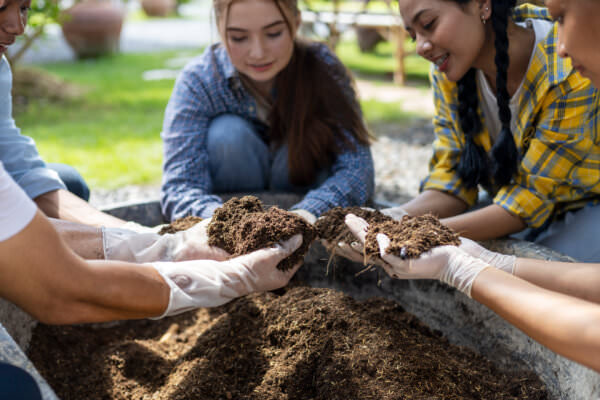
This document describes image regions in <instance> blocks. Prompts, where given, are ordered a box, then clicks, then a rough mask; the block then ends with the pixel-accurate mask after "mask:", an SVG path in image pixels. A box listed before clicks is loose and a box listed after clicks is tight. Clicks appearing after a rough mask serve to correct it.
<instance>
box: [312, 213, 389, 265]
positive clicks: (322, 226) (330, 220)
mask: <svg viewBox="0 0 600 400" xmlns="http://www.w3.org/2000/svg"><path fill="white" fill-rule="evenodd" d="M348 214H354V215H356V216H359V217H361V218H363V219H364V220H366V221H368V223H370V224H372V223H377V222H385V221H392V218H391V217H388V216H386V215H384V214H382V213H381V212H379V211H377V210H373V209H370V208H365V207H346V208H343V207H335V208H332V209H331V210H329V211H327V212H326V213H324V214H323V215H322V216H321V217H320V218H319V219H318V220H317V222H316V223H315V227H316V228H317V231H318V232H319V238H320V239H321V242H322V243H323V246H325V248H326V249H327V251H329V252H330V253H332V254H333V255H339V256H342V257H344V258H347V259H349V260H351V261H354V262H358V263H362V262H363V261H364V255H363V253H362V247H361V248H360V249H359V250H356V249H353V248H352V247H351V245H352V244H353V243H355V242H356V238H355V237H354V235H353V234H352V232H350V230H349V229H348V227H347V226H346V223H345V222H344V218H345V217H346V215H348Z"/></svg>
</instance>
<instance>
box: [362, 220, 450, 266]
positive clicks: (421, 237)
mask: <svg viewBox="0 0 600 400" xmlns="http://www.w3.org/2000/svg"><path fill="white" fill-rule="evenodd" d="M378 233H385V234H386V235H387V236H388V237H389V238H390V246H389V247H388V248H387V250H386V252H387V253H388V254H394V255H396V256H398V257H401V258H418V257H419V256H420V255H421V254H423V253H426V252H428V251H429V250H431V249H433V248H434V247H437V246H445V245H454V246H458V245H460V238H459V235H458V234H457V233H456V232H454V231H453V230H452V229H450V228H448V227H447V226H445V225H443V224H442V223H441V222H440V221H439V219H437V218H436V217H435V216H433V215H431V214H426V215H422V216H418V217H411V216H408V215H405V216H404V217H402V221H395V220H391V221H386V222H381V223H373V224H370V225H369V229H368V231H367V239H366V242H365V252H366V254H367V257H378V256H379V244H378V243H377V239H376V237H377V234H378Z"/></svg>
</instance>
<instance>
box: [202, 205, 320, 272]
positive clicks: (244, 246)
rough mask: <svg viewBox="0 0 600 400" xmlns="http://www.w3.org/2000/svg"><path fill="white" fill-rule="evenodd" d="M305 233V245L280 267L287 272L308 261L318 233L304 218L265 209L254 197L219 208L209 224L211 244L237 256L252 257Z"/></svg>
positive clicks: (209, 241)
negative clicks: (256, 252)
mask: <svg viewBox="0 0 600 400" xmlns="http://www.w3.org/2000/svg"><path fill="white" fill-rule="evenodd" d="M296 234H302V237H303V239H302V245H301V246H300V248H299V249H298V250H296V251H295V252H294V253H293V254H292V255H291V256H289V257H288V258H286V259H285V260H283V261H281V262H280V263H279V265H277V268H279V269H280V270H282V271H287V270H288V269H290V268H292V267H293V266H295V265H296V264H298V263H299V262H301V261H302V260H303V259H304V255H305V254H306V253H307V252H308V248H309V247H310V244H311V243H312V242H313V240H315V238H316V236H317V231H316V230H315V228H314V227H313V226H312V225H310V224H309V223H308V222H306V221H305V220H304V219H303V218H302V217H300V216H298V215H296V214H294V213H291V212H289V211H285V210H282V209H280V208H278V207H271V208H269V209H268V210H265V209H264V208H263V205H262V203H261V201H260V200H259V199H258V198H256V197H254V196H244V197H242V198H237V197H234V198H232V199H230V200H228V201H227V202H225V204H223V206H222V207H220V208H218V209H217V210H216V211H215V213H214V215H213V217H212V220H211V222H210V224H209V225H208V244H210V245H211V246H217V247H220V248H222V249H223V250H225V251H227V252H228V253H229V254H231V255H232V256H233V257H236V256H240V255H243V254H248V253H250V252H252V251H255V250H258V249H263V248H266V247H269V246H272V245H273V244H275V243H277V242H280V241H284V240H287V239H289V238H291V237H292V236H294V235H296Z"/></svg>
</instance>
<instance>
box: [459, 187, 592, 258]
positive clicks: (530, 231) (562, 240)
mask: <svg viewBox="0 0 600 400" xmlns="http://www.w3.org/2000/svg"><path fill="white" fill-rule="evenodd" d="M492 203H493V201H492V198H491V197H490V196H489V195H488V194H487V193H486V192H479V198H478V202H477V204H476V205H475V206H474V207H473V208H471V210H470V211H473V210H477V209H479V208H483V207H485V206H488V205H490V204H492ZM599 226H600V205H597V206H589V207H584V208H582V209H579V210H575V211H569V212H567V213H566V214H565V215H564V216H563V217H561V218H560V219H558V220H555V221H552V220H549V221H548V223H547V224H545V225H544V226H542V227H541V228H535V229H534V228H526V229H525V230H523V231H521V232H518V233H515V234H513V235H511V237H513V238H515V239H521V240H528V241H531V242H534V243H537V244H540V245H542V246H546V247H548V248H550V249H552V250H556V251H558V252H559V253H562V254H565V255H567V256H570V257H573V258H574V259H575V260H577V261H580V262H600V246H599V245H598V243H599V241H598V238H597V236H596V235H597V234H598V227H599Z"/></svg>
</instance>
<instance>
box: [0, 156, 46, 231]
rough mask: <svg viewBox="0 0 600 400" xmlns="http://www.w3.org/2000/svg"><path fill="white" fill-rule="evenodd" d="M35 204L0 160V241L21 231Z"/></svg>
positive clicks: (35, 208) (33, 213)
mask: <svg viewBox="0 0 600 400" xmlns="http://www.w3.org/2000/svg"><path fill="white" fill-rule="evenodd" d="M36 211H37V206H36V205H35V203H34V202H33V201H32V200H31V199H30V198H29V196H27V195H26V194H25V192H24V191H23V189H21V188H20V187H19V185H17V184H16V183H15V181H14V180H13V179H12V178H11V177H10V175H9V174H8V173H7V172H6V170H5V169H4V164H2V162H0V242H2V241H4V240H7V239H9V238H11V237H12V236H14V235H16V234H17V233H19V232H21V231H22V230H23V229H24V228H25V227H26V226H27V225H29V223H30V222H31V220H32V219H33V217H34V215H35V212H36Z"/></svg>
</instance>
